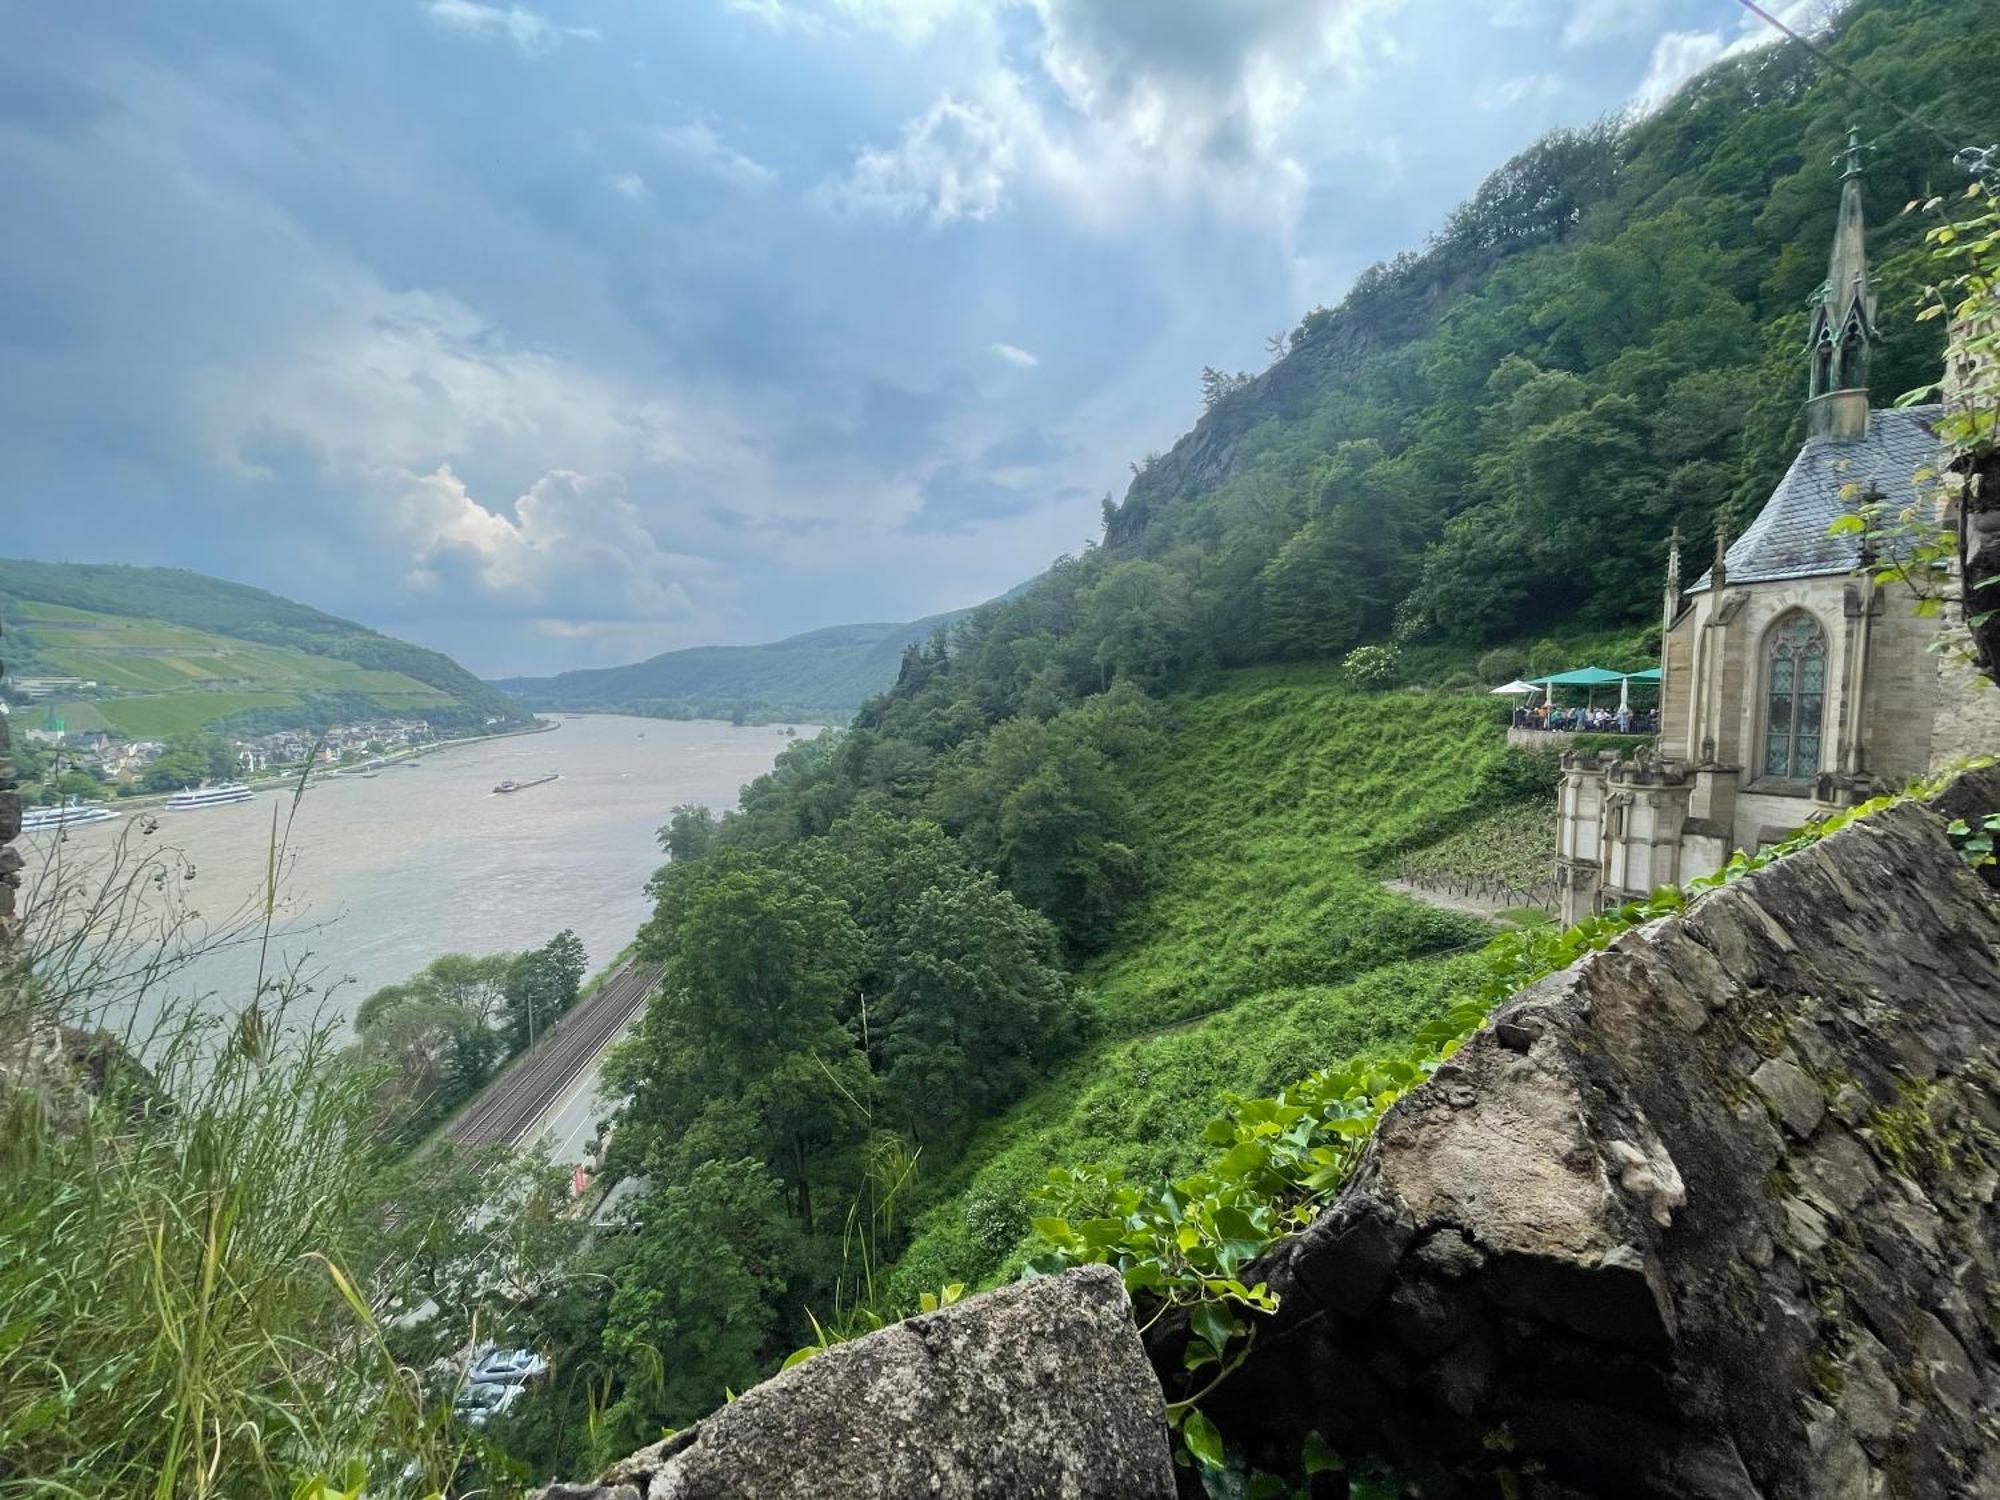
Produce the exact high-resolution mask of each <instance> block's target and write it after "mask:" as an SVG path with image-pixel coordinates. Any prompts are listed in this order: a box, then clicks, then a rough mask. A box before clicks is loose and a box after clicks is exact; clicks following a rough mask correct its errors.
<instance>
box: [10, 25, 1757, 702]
mask: <svg viewBox="0 0 2000 1500" xmlns="http://www.w3.org/2000/svg"><path fill="white" fill-rule="evenodd" d="M0 23H4V34H5V35H6V36H7V37H8V38H9V45H8V46H7V48H6V49H5V55H4V57H0V202H4V203H5V204H6V205H7V220H8V224H9V228H8V232H7V233H5V234H4V235H0V453H4V454H5V464H4V469H0V511H4V514H5V528H4V531H5V534H4V535H0V552H5V553H9V554H25V555H29V556H37V557H49V558H69V559H77V560H101V561H126V562H140V563H158V564H170V565H176V566H186V567H192V568H198V569H201V570H203V571H206V572H211V573H216V574H220V575H222V576H225V577H229V578H233V579H238V580H241V581H243V582H247V583H254V584H258V585H261V586H264V587H267V588H272V589H276V590H278V591H280V592H282V593H285V594H288V595H291V596H293V597H295V598H298V599H300V600H303V601H305V602H307V603H311V604H314V605H317V606H320V607H322V608H325V609H330V610H333V611H336V612H338V613H341V614H345V615H349V616H352V617H354V618H357V619H360V620H363V621H365V622H367V623H369V624H371V625H375V626H378V627H380V628H383V629H387V630H391V631H394V632H396V633H398V634H402V635H405V636H408V637H410V638H412V639H415V640H419V641H422V642H424V643H426V644H429V645H434V646H438V647H440V648H442V649H444V650H447V651H450V652H452V653H453V654H454V655H456V656H458V657H459V658H460V659H461V660H463V661H464V662H465V663H466V664H467V665H469V666H471V667H473V668H474V669H475V670H477V671H480V672H484V673H488V674H495V675H497V674H501V673H508V672H526V671H551V670H556V669H558V668H561V667H565V666H579V665H595V664H601V663H608V662H614V661H623V660H631V659H634V658H637V657H640V656H645V655H650V654H652V653H653V652H656V651H661V650H666V649H670V648H673V647H676V646H686V645H697V644H704V643H710V642H742V641H756V640H767V639H771V638H774V637H777V636H781V635H784V634H788V633H791V632H794V631H797V630H803V629H808V628H811V627H814V626H818V625H827V624H835V623H840V622H844V621H850V620H857V619H906V618H914V617H916V616H919V615H922V614H926V613H930V612H932V611H935V610H941V609H947V608H952V607H956V606H959V605H964V604H970V603H974V602H976V601H978V600H980V599H983V598H986V597H989V596H990V595H992V594H995V593H997V592H999V591H1001V590H1003V589H1005V588H1007V587H1009V586H1011V585H1013V584H1014V583H1017V582H1019V581H1020V580H1021V579H1023V578H1025V577H1028V576H1030V575H1031V574H1033V573H1034V572H1036V571H1038V570H1039V569H1040V568H1041V567H1042V566H1043V565H1044V564H1045V563H1046V562H1047V561H1048V559H1049V558H1050V557H1052V556H1054V555H1055V554H1056V553H1058V552H1061V551H1065V550H1070V549H1074V548H1075V547H1077V546H1078V545H1080V544H1081V542H1082V541H1083V539H1084V538H1085V537H1086V536H1088V535H1090V534H1092V533H1093V532H1094V531H1095V529H1096V526H1097V518H1098V515H1097V497H1098V496H1099V495H1101V494H1103V493H1104V492H1105V491H1106V490H1107V489H1119V490H1122V488H1123V482H1124V480H1125V478H1126V475H1127V465H1128V463H1129V462H1130V460H1132V459H1133V458H1135V457H1137V456H1139V455H1141V454H1143V453H1145V452H1146V451H1148V450H1150V449H1158V448H1164V447H1166V446H1167V445H1168V444H1169V443H1170V442H1171V441H1172V440H1173V438H1174V437H1175V435H1176V434H1178V433H1179V432H1180V431H1182V430H1183V429H1185V428H1186V427H1187V426H1188V424H1189V423H1190V422H1191V421H1192V419H1193V417H1194V415H1195V413H1196V409H1197V405H1198V389H1197V383H1196V377H1197V374H1198V372H1199V370H1200V368H1201V366H1202V365H1204V364H1214V365H1218V366H1222V367H1225V368H1230V369H1236V368H1251V369H1254V368H1256V367H1257V366H1258V365H1260V364H1261V363H1263V362H1264V359H1265V355H1264V353H1263V349H1264V340H1265V338H1266V336H1267V335H1269V334H1272V333H1275V332H1278V331H1281V330H1283V329H1285V328H1287V327H1289V326H1290V325H1291V324H1292V323H1294V322H1295V321H1296V320H1297V318H1298V316H1299V315H1300V314H1301V313H1302V312H1303V311H1304V310H1305V309H1307V308H1308V307H1310V306H1311V305H1313V304H1314V303H1318V302H1325V303H1332V302H1334V301H1337V300H1338V298H1339V297H1340V295H1341V293H1342V292H1343V291H1344V289H1345V288H1346V286H1347V285H1348V283H1349V282H1350V281H1351V280H1352V279H1353V277H1354V276H1355V274H1356V273H1357V272H1359V271H1360V270H1361V269H1362V268H1364V267H1365V266H1367V265H1368V264H1369V263H1370V262H1371V261H1374V260H1377V259H1380V258H1382V257H1384V256H1386V255H1389V254H1392V253H1394V252H1395V251H1397V250H1398V249H1401V248H1404V247H1406V246H1413V245H1415V244H1417V243H1418V242H1419V241H1420V240H1421V237H1422V236H1423V234H1424V232H1425V231H1426V230H1427V229H1428V228H1429V227H1431V226H1432V225H1434V224H1435V223H1436V222H1437V221H1438V220H1439V219H1440V218H1441V217H1442V215H1443V214H1444V213H1445V212H1446V211H1447V210H1448V209H1449V208H1450V206H1451V205H1452V204H1453V203H1454V202H1456V201H1457V200H1458V199H1460V198H1462V197H1463V196H1464V195H1465V194H1467V193H1468V192H1470V191H1471V190H1472V189H1473V188H1474V187H1475V186H1476V185H1477V184H1478V182H1479V180H1480V179H1481V178H1482V177H1483V176H1484V175H1485V174H1486V173H1487V172H1488V171H1489V170H1490V169H1491V168H1492V167H1493V166H1495V165H1496V164H1498V163H1499V162H1500V161H1501V160H1503V159H1504V158H1505V157H1506V156H1507V155H1508V154H1510V153H1511V152H1513V151H1514V150H1517V149H1518V148H1519V147H1521V146H1522V145H1524V144H1526V143H1527V142H1528V141H1530V140H1532V139H1533V138H1534V137H1535V136H1536V135H1538V134H1539V133H1540V132H1542V131H1543V130H1545V129H1547V128H1548V127H1550V126H1551V125H1556V124H1563V123H1578V122H1582V121H1585V120H1588V119H1590V118H1592V117H1593V116H1595V115H1597V114H1599V113H1602V112H1604V111H1606V110H1610V109H1615V108H1619V107H1622V106H1624V105H1626V104H1627V103H1629V102H1631V101H1633V100H1635V99H1636V100H1641V101H1643V100H1644V99H1647V98H1650V97H1656V96H1658V95H1659V94H1660V93H1661V92H1662V91H1663V90H1665V89H1667V88H1670V87H1671V86H1672V84H1673V83H1675V82H1677V81H1679V79H1681V78H1683V77H1685V76H1687V75H1688V74H1689V73H1691V72H1692V71H1694V70H1695V69H1697V68H1699V67H1700V66H1702V65H1704V64H1706V63H1707V62H1709V61H1712V60H1713V59H1714V58H1715V57H1717V56H1718V55H1720V54H1721V53H1722V52H1723V51H1724V50H1725V49H1727V48H1729V47H1731V46H1734V45H1741V44H1743V42H1744V40H1745V38H1746V36H1747V35H1748V33H1747V32H1746V29H1745V24H1744V22H1743V20H1742V12H1741V11H1740V10H1739V9H1738V7H1737V6H1736V5H1735V4H1733V3H1731V0H527V3H524V4H511V3H487V0H347V3H342V4H324V3H308V0H234V3H232V0H172V3H159V0H104V3H98V4H88V5H86V4H53V3H49V0H0Z"/></svg>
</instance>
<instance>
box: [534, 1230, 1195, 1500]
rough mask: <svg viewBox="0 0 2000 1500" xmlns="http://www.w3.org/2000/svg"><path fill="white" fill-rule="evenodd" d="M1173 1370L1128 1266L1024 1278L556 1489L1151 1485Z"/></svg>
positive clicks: (884, 1491) (1026, 1494) (843, 1499)
mask: <svg viewBox="0 0 2000 1500" xmlns="http://www.w3.org/2000/svg"><path fill="white" fill-rule="evenodd" d="M1173 1493H1174V1479H1173V1465H1172V1463H1171V1462H1170V1460H1169V1457H1168V1448H1167V1435H1166V1423H1165V1415H1164V1412H1163V1409H1162V1397H1161V1393H1160V1384H1159V1381H1158V1380H1157V1379H1155V1378H1154V1375H1153V1371H1152V1367H1151V1366H1150V1365H1148V1364H1147V1363H1146V1352H1145V1348H1144V1346H1143V1345H1142V1344H1141V1343H1140V1340H1139V1335H1138V1332H1137V1330H1136V1329H1135V1328H1134V1327H1133V1324H1132V1309H1131V1304H1130V1303H1129V1302H1128V1301H1127V1300H1126V1297H1125V1289H1124V1287H1123V1285H1122V1284H1121V1283H1120V1281H1119V1279H1118V1274H1117V1272H1115V1271H1112V1270H1109V1269H1107V1268H1105V1267H1103V1266H1086V1267H1083V1268H1082V1269H1079V1270H1075V1271H1070V1272H1067V1273H1065V1274H1064V1275H1061V1276H1052V1277H1046V1278H1043V1279H1040V1280H1035V1281H1027V1282H1020V1283H1017V1284H1015V1285H1013V1286H1009V1287H1004V1288H1002V1289H1001V1290H999V1291H996V1292H990V1293H988V1294H987V1295H985V1296H983V1297H975V1298H972V1299H971V1300H970V1301H967V1302H962V1303H959V1304H958V1305H956V1306H953V1307H948V1308H945V1309H943V1310H942V1311H939V1312H935V1313H929V1314H926V1315H924V1316H922V1317H916V1318H911V1319H908V1320H907V1321H905V1322H902V1323H897V1324H894V1325H892V1326H890V1327H888V1328H885V1329H883V1330H881V1331H880V1332H879V1333H872V1334H870V1335H868V1336H867V1337H866V1338H860V1339H856V1340H854V1341H853V1342H852V1343H848V1344H839V1345H836V1346H835V1347H834V1348H832V1349H829V1350H827V1351H826V1352H825V1353H823V1354H820V1355H818V1356H817V1357H816V1358H813V1359H811V1360H808V1361H807V1362H806V1363H804V1364H802V1365H798V1366H795V1367H794V1368H792V1369H790V1370H787V1371H785V1372H784V1373H783V1374H781V1375H778V1376H776V1377H774V1378H772V1379H770V1380H767V1381H765V1382H764V1383H763V1384H761V1385H759V1386H756V1387H755V1388H753V1389H751V1390H749V1391H746V1392H745V1393H744V1394H743V1395H742V1396H740V1397H739V1398H737V1399H736V1400H735V1401H733V1402H731V1403H730V1404H729V1405H727V1406H725V1407H723V1408H722V1409H721V1410H720V1411H718V1412H716V1413H714V1414H713V1415H712V1416H709V1417H705V1418H703V1419H702V1420H701V1421H700V1422H698V1423H696V1424H695V1425H694V1426H693V1427H690V1428H687V1429H686V1430H684V1431H682V1432H678V1433H676V1434H674V1436H673V1437H671V1438H669V1439H667V1441H665V1442H663V1443H658V1444H655V1445H654V1446H653V1447H651V1448H647V1449H644V1450H642V1451H640V1452H639V1453H636V1454H634V1455H633V1456H632V1457H631V1458H629V1459H627V1460H626V1461H625V1462H623V1463H621V1464H618V1465H616V1466H615V1467H613V1468H612V1469H610V1470H609V1471H607V1472H606V1473H605V1474H603V1475H601V1476H600V1477H599V1478H598V1480H597V1481H596V1482H595V1483H593V1484H586V1485H557V1486H555V1487H553V1488H551V1489H548V1490H545V1491H543V1495H544V1497H545V1500H725V1497H728V1500H794V1497H796V1500H862V1497H867V1500H903V1497H909V1500H918V1497H922V1500H1002V1497H1010V1500H1036V1497H1040V1500H1150V1497H1158V1500H1164V1497H1168V1496H1171V1495H1172V1494H1173Z"/></svg>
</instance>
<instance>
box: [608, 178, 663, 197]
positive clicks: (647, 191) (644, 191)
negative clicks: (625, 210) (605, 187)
mask: <svg viewBox="0 0 2000 1500" xmlns="http://www.w3.org/2000/svg"><path fill="white" fill-rule="evenodd" d="M611 191H612V192H614V193H616V194H617V195H618V196H619V197H621V198H629V199H631V200H632V201H633V202H634V203H644V202H645V201H646V200H647V199H648V198H650V197H652V196H653V190H652V189H651V188H649V187H647V186H646V179H645V178H643V177H641V176H640V175H639V174H638V173H637V172H620V173H618V174H617V175H616V176H615V177H613V178H612V179H611Z"/></svg>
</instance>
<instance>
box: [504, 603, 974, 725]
mask: <svg viewBox="0 0 2000 1500" xmlns="http://www.w3.org/2000/svg"><path fill="white" fill-rule="evenodd" d="M958 618H959V616H958V615H957V614H944V615H932V616H930V617H928V618H926V619H922V620H915V621H912V622H910V623H908V624H903V625H874V624H870V625H835V626H831V627H829V628H828V629H825V630H811V631H807V632H806V633H805V634H803V635H794V636H788V637H786V638H785V639H784V640H782V641H772V642H770V643H768V644H766V645H762V646H695V647H691V648H689V649H687V650H684V651H667V652H663V653H661V654H660V655H658V656H653V657H648V658H647V659H646V660H645V661H641V662H634V663H632V664H631V665H630V666H624V667H585V668H581V669H579V670H577V671H573V672H561V673H558V674H557V675H556V676H554V677H508V678H503V679H501V680H500V681H499V682H497V683H495V684H494V686H496V687H498V688H499V689H500V690H501V691H502V692H504V693H506V694H507V695H508V696H509V697H511V698H513V699H514V700H515V701H516V702H518V703H520V704H522V705H523V706H524V707H526V708H530V709H543V710H547V709H568V710H593V711H596V712H600V713H601V712H606V711H611V710H615V711H617V712H620V713H633V714H645V715H649V716H652V717H656V718H665V719H683V718H687V719H734V720H737V721H738V722H743V721H769V720H773V719H810V720H817V721H819V722H821V723H845V722H846V721H847V720H848V719H849V718H850V717H851V716H852V715H853V713H854V711H855V710H856V709H857V708H858V707H859V706H860V705H861V704H862V703H864V702H866V701H867V700H868V699H870V698H872V697H874V696H875V695H876V694H877V693H880V692H881V691H883V689H885V688H887V687H888V686H889V684H890V683H892V682H894V681H895V680H896V671H897V668H898V666H899V665H900V664H901V662H902V659H903V653H904V651H905V650H907V649H908V648H909V647H910V646H911V645H913V644H915V643H916V642H918V641H924V640H928V639H930V637H931V636H932V635H934V634H936V633H937V632H938V631H939V630H942V629H945V628H947V627H948V626H950V624H951V623H952V622H953V621H954V620H956V619H958Z"/></svg>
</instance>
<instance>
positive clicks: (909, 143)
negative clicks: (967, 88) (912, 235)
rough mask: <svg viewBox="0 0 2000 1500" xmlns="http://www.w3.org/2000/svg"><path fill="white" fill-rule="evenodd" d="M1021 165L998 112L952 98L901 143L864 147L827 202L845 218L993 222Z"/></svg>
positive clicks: (828, 188) (913, 125)
mask: <svg viewBox="0 0 2000 1500" xmlns="http://www.w3.org/2000/svg"><path fill="white" fill-rule="evenodd" d="M1015 160H1016V144H1015V141H1014V138H1013V137H1012V135H1011V134H1010V133H1009V132H1008V131H1007V130H1006V129H1005V128H1004V127H1003V126H1002V125H1001V123H1000V121H999V120H998V119H997V118H995V116H994V115H993V114H991V113H990V112H989V111H987V110H986V109H985V108H983V107H982V106H980V105H978V104H971V103H967V102H965V101H962V100H959V99H954V98H952V97H951V96H949V95H946V96H945V97H943V98H940V99H938V100H937V101H936V102H935V103H933V104H932V105H931V107H930V109H929V110H927V111H926V112H925V113H924V114H922V115H920V116H919V117H917V118H916V119H914V120H912V121H910V122H909V123H908V124H907V125H905V126H904V127H903V134H902V137H901V138H900V139H899V140H898V141H897V142H896V144H895V145H893V146H887V147H865V148H863V149H862V150H861V151H860V152H859V153H858V154H857V155H856V157H855V159H854V166H853V168H852V170H850V171H849V172H848V174H847V175H846V176H845V177H844V178H841V179H839V180H838V181H835V182H832V183H829V184H823V185H822V188H821V196H822V198H823V200H824V201H825V202H826V203H827V204H828V205H829V206H830V207H832V208H833V209H835V210H836V211H837V212H842V213H877V214H881V215H882V216H884V217H885V218H891V219H923V220H926V221H927V222H929V223H930V224H932V225H944V224H949V223H951V222H953V221H954V220H956V219H972V220H975V221H976V220H980V219H990V218H992V217H993V216H994V215H995V214H997V213H999V212H1000V210H1001V209H1002V208H1003V207H1005V206H1006V202H1007V180H1008V176H1009V174H1010V173H1011V171H1012V169H1013V166H1014V163H1015Z"/></svg>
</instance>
